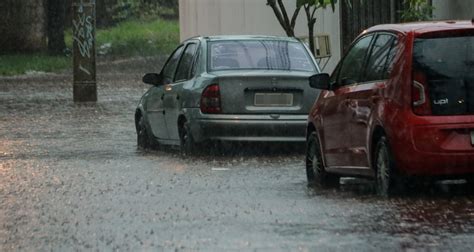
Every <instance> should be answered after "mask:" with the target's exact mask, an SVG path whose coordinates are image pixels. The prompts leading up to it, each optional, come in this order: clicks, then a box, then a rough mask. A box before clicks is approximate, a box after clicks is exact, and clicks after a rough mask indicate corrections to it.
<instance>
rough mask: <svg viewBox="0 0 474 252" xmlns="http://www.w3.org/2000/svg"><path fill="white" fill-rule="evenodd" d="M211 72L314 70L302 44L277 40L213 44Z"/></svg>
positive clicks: (211, 44) (210, 49)
mask: <svg viewBox="0 0 474 252" xmlns="http://www.w3.org/2000/svg"><path fill="white" fill-rule="evenodd" d="M209 51H210V53H209V69H210V71H218V70H249V69H263V70H291V71H306V72H312V71H315V67H314V64H313V62H312V61H311V58H310V56H309V55H308V53H307V52H306V49H305V48H304V46H303V45H302V44H301V43H298V42H290V41H278V40H236V41H213V42H210V45H209Z"/></svg>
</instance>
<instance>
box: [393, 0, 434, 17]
mask: <svg viewBox="0 0 474 252" xmlns="http://www.w3.org/2000/svg"><path fill="white" fill-rule="evenodd" d="M403 3H404V5H405V10H404V11H401V19H402V21H403V22H412V21H423V20H430V19H431V18H432V13H433V10H434V7H433V6H431V5H430V4H429V3H428V1H427V0H404V2H403Z"/></svg>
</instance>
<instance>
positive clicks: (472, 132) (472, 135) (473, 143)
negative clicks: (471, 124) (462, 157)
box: [471, 130, 474, 145]
mask: <svg viewBox="0 0 474 252" xmlns="http://www.w3.org/2000/svg"><path fill="white" fill-rule="evenodd" d="M471 144H472V145H474V130H473V131H471Z"/></svg>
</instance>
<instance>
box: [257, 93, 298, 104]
mask: <svg viewBox="0 0 474 252" xmlns="http://www.w3.org/2000/svg"><path fill="white" fill-rule="evenodd" d="M254 104H255V106H259V107H289V106H293V94H289V93H256V94H255V99H254Z"/></svg>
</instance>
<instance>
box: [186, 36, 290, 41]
mask: <svg viewBox="0 0 474 252" xmlns="http://www.w3.org/2000/svg"><path fill="white" fill-rule="evenodd" d="M192 39H199V40H207V41H222V40H279V41H289V42H299V40H298V39H296V38H292V37H282V36H268V35H215V36H197V37H193V38H189V39H187V40H186V41H188V40H192Z"/></svg>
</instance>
